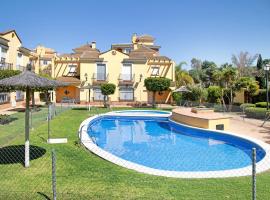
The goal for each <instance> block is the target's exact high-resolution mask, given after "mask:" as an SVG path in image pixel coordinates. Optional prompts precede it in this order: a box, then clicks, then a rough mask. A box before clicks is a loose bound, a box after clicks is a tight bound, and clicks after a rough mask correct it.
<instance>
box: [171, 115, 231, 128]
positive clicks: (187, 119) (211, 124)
mask: <svg viewBox="0 0 270 200" xmlns="http://www.w3.org/2000/svg"><path fill="white" fill-rule="evenodd" d="M171 118H172V120H174V121H176V122H179V123H183V124H187V125H190V126H194V127H199V128H205V129H211V130H216V125H219V124H223V125H224V130H225V131H226V130H228V129H229V123H230V119H229V118H221V119H204V118H197V117H192V116H187V115H182V114H180V113H174V112H173V113H172V116H171Z"/></svg>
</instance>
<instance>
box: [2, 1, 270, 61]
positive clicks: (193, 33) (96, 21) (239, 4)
mask: <svg viewBox="0 0 270 200" xmlns="http://www.w3.org/2000/svg"><path fill="white" fill-rule="evenodd" d="M7 29H16V31H17V32H18V34H19V35H20V37H21V39H22V41H23V45H24V46H26V47H28V48H34V47H35V46H36V45H37V44H43V45H45V46H48V47H52V48H54V49H56V50H57V51H58V52H59V53H68V52H71V49H72V48H74V47H77V46H80V45H81V44H84V43H86V42H91V41H93V40H95V41H96V42H97V48H99V49H100V50H101V51H105V50H107V49H109V48H110V45H111V44H112V43H121V42H124V43H125V42H130V39H131V35H132V34H133V33H137V34H144V33H147V34H151V35H153V36H154V37H155V38H156V43H157V44H158V45H161V46H162V48H161V54H163V55H167V56H169V57H171V58H172V59H174V60H175V61H176V62H181V61H186V62H190V60H191V58H193V57H195V58H199V59H201V60H212V61H214V62H216V63H218V64H222V63H224V62H230V61H231V55H232V54H233V53H234V54H235V53H239V52H240V51H248V52H250V53H251V54H256V53H261V54H262V57H263V58H270V1H269V0H223V1H222V0H178V1H177V0H175V1H174V0H166V1H158V0H136V1H128V0H114V1H109V0H108V1H106V0H92V1H90V0H88V1H87V0H76V1H68V0H66V1H60V0H58V1H57V0H46V1H36V0H24V1H21V0H13V1H10V0H1V18H0V31H5V30H7Z"/></svg>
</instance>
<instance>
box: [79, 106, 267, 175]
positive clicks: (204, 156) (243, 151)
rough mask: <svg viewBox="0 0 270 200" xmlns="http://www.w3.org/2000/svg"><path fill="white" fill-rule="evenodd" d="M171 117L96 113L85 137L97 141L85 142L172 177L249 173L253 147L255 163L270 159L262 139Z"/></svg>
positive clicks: (137, 167) (129, 165) (119, 160)
mask: <svg viewBox="0 0 270 200" xmlns="http://www.w3.org/2000/svg"><path fill="white" fill-rule="evenodd" d="M134 113H136V115H135V116H132V115H131V114H134ZM138 113H140V116H139V115H138ZM114 114H115V115H114ZM119 114H121V115H119ZM165 114H166V115H167V116H164V115H165ZM169 115H170V113H169V112H167V113H166V112H159V111H157V112H154V111H150V112H148V111H147V112H146V111H118V112H110V113H108V114H105V115H100V116H96V117H94V118H91V119H90V120H88V121H87V120H86V121H85V124H86V126H87V128H85V129H84V131H85V134H84V137H86V138H87V137H88V138H90V139H91V141H94V142H92V143H91V142H90V144H89V143H87V144H84V145H86V147H87V146H88V147H87V148H88V149H90V150H91V151H93V152H94V153H96V154H97V155H99V156H101V157H103V158H105V159H107V160H109V161H111V162H114V163H116V164H119V165H121V166H124V167H127V168H130V169H135V170H136V171H140V172H144V173H150V174H154V175H164V176H172V177H188V178H189V177H202V178H204V177H228V176H241V175H248V174H249V173H250V172H251V170H250V171H249V168H250V166H251V150H252V148H254V147H255V148H256V149H257V163H260V162H265V160H266V158H267V159H269V158H268V156H266V151H265V149H264V148H263V147H262V145H263V146H266V147H267V148H268V146H267V145H265V144H262V143H261V142H259V141H257V142H253V141H250V140H247V139H244V138H242V137H239V136H235V135H231V134H226V133H223V134H222V133H221V132H217V131H209V130H204V129H198V128H192V127H189V126H186V125H182V124H179V123H176V122H173V121H171V120H170V119H169ZM258 142H259V144H258ZM264 167H265V163H264V165H262V168H264ZM237 170H238V171H237ZM240 170H241V171H240ZM262 170H263V169H262ZM209 172H211V173H209ZM213 172H214V173H213ZM237 172H238V173H237ZM240 172H241V173H240Z"/></svg>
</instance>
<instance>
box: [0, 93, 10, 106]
mask: <svg viewBox="0 0 270 200" xmlns="http://www.w3.org/2000/svg"><path fill="white" fill-rule="evenodd" d="M8 102H10V94H9V93H0V104H4V103H8Z"/></svg>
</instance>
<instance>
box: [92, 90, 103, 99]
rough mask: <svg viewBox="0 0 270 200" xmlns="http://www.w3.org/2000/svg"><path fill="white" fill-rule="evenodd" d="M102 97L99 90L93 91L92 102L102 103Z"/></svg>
mask: <svg viewBox="0 0 270 200" xmlns="http://www.w3.org/2000/svg"><path fill="white" fill-rule="evenodd" d="M103 100H104V95H103V94H102V93H101V89H99V88H97V89H94V101H103Z"/></svg>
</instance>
